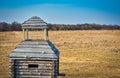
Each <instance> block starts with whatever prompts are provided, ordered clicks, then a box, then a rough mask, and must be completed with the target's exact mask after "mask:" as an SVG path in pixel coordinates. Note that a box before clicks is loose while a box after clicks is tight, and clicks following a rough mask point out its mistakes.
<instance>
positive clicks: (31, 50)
mask: <svg viewBox="0 0 120 78" xmlns="http://www.w3.org/2000/svg"><path fill="white" fill-rule="evenodd" d="M54 50H55V49H54ZM14 51H16V52H17V51H18V52H41V51H42V52H53V53H54V51H53V49H51V48H16V49H14Z"/></svg>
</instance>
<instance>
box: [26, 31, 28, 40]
mask: <svg viewBox="0 0 120 78" xmlns="http://www.w3.org/2000/svg"><path fill="white" fill-rule="evenodd" d="M26 40H28V29H26Z"/></svg>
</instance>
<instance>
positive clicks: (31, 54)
mask: <svg viewBox="0 0 120 78" xmlns="http://www.w3.org/2000/svg"><path fill="white" fill-rule="evenodd" d="M10 57H14V58H15V57H16V58H17V57H18V58H19V57H23V58H29V57H35V58H57V56H56V55H55V54H37V53H11V56H10Z"/></svg>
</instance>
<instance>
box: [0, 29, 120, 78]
mask: <svg viewBox="0 0 120 78" xmlns="http://www.w3.org/2000/svg"><path fill="white" fill-rule="evenodd" d="M29 34H31V35H30V38H31V39H43V32H41V31H40V32H34V31H33V32H30V33H29ZM39 35H40V36H39ZM22 39H23V35H22V32H0V78H7V77H8V54H9V53H10V52H11V51H12V50H13V49H14V48H15V47H16V46H17V44H18V43H19V42H20V41H22ZM49 39H50V40H51V41H52V42H53V43H54V44H55V45H56V47H57V48H58V49H59V51H60V72H63V73H65V74H66V76H65V77H59V78H120V31H119V30H100V31H97V30H86V31H85V30H82V31H50V32H49Z"/></svg>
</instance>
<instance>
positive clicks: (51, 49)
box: [9, 16, 59, 78]
mask: <svg viewBox="0 0 120 78" xmlns="http://www.w3.org/2000/svg"><path fill="white" fill-rule="evenodd" d="M22 28H23V32H24V40H23V41H22V42H20V43H19V45H18V46H17V47H16V48H15V49H14V50H13V51H12V52H11V53H10V55H9V69H10V71H9V73H10V74H9V77H10V78H57V76H58V75H59V51H58V50H57V48H56V47H55V46H54V45H53V44H52V42H50V41H49V39H48V26H47V23H45V22H44V21H43V20H42V19H41V18H39V17H37V16H33V17H31V18H30V19H28V20H27V21H25V22H24V23H23V24H22ZM29 29H44V36H45V39H44V40H29V34H28V32H29Z"/></svg>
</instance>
